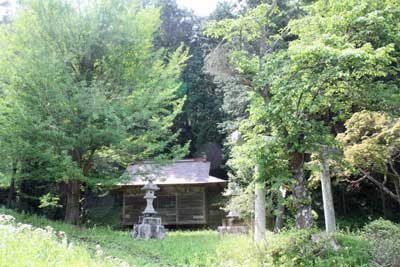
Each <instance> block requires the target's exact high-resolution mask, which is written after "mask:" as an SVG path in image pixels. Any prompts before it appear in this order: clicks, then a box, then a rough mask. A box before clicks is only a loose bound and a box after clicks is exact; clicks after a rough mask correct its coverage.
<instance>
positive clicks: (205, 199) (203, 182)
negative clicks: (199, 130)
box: [118, 158, 226, 226]
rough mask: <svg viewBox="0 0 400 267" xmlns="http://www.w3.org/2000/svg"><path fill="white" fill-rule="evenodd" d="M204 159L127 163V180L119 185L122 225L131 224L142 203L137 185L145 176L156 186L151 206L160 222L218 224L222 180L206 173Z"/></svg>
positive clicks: (168, 223)
mask: <svg viewBox="0 0 400 267" xmlns="http://www.w3.org/2000/svg"><path fill="white" fill-rule="evenodd" d="M209 171H210V162H208V161H207V160H206V159H204V158H199V159H185V160H178V161H175V162H174V163H171V164H166V165H160V164H156V163H154V162H143V163H138V164H134V165H130V166H129V167H128V169H127V174H128V177H129V178H128V179H127V180H126V182H124V183H121V184H119V189H118V191H121V192H122V197H123V205H122V224H123V225H133V224H135V223H137V222H138V220H139V216H142V211H143V210H144V208H145V206H146V203H145V199H144V198H143V196H144V193H143V191H142V190H141V187H142V186H143V185H144V180H145V179H146V178H151V179H154V183H155V184H157V185H158V186H159V187H160V190H159V191H157V192H156V196H157V198H156V199H155V200H154V208H155V210H156V211H157V212H158V216H161V218H162V223H163V224H164V225H210V226H211V225H218V224H219V223H220V222H221V219H222V217H223V212H222V211H221V209H220V206H221V203H220V201H221V193H222V191H223V190H224V186H225V183H226V181H225V180H222V179H219V178H216V177H213V176H210V175H209Z"/></svg>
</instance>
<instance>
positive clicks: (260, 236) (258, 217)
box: [254, 182, 266, 243]
mask: <svg viewBox="0 0 400 267" xmlns="http://www.w3.org/2000/svg"><path fill="white" fill-rule="evenodd" d="M255 195H256V199H255V203H254V204H255V205H254V241H255V242H256V243H262V242H264V241H265V228H266V213H265V183H264V182H261V183H260V182H259V183H256V186H255Z"/></svg>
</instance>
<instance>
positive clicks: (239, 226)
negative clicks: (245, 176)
mask: <svg viewBox="0 0 400 267" xmlns="http://www.w3.org/2000/svg"><path fill="white" fill-rule="evenodd" d="M239 195H240V193H239V190H238V189H237V186H236V183H229V186H228V189H227V191H226V192H225V194H224V196H226V197H229V198H230V200H229V201H230V203H231V205H230V209H229V213H228V215H227V216H226V217H227V221H228V225H226V224H225V223H223V226H220V227H218V232H219V234H220V235H224V234H227V233H228V234H246V233H248V228H247V226H245V225H244V224H243V222H242V220H240V215H239V212H238V211H237V207H236V206H235V204H234V203H233V202H232V199H233V197H235V196H239Z"/></svg>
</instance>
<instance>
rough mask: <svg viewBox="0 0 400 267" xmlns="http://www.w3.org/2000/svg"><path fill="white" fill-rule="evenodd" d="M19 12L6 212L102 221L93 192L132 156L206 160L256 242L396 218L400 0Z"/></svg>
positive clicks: (1, 87) (10, 92)
mask: <svg viewBox="0 0 400 267" xmlns="http://www.w3.org/2000/svg"><path fill="white" fill-rule="evenodd" d="M5 3H6V4H7V1H6V2H5ZM0 4H1V2H0ZM15 10H16V12H14V13H13V14H10V15H9V16H4V17H3V19H2V20H1V21H0V22H1V23H0V205H3V206H4V207H6V208H7V209H14V210H17V211H19V212H27V213H33V214H37V215H41V216H45V217H47V218H48V219H53V220H64V221H65V222H67V223H70V224H76V225H85V224H88V223H89V221H90V223H92V224H93V223H98V224H102V223H103V222H101V221H99V222H93V221H91V219H89V218H88V216H87V214H88V212H87V205H86V204H87V203H86V200H87V199H88V198H89V197H90V196H91V195H93V194H94V195H102V194H107V193H108V190H109V189H110V188H112V187H113V185H115V184H116V183H118V182H119V181H120V180H121V179H123V177H124V175H123V174H124V172H125V170H126V168H127V166H128V165H129V164H131V163H132V162H140V161H145V160H154V161H159V162H169V161H173V160H177V159H182V158H196V157H203V156H206V157H207V159H208V160H209V161H210V162H211V174H212V175H215V176H217V177H221V178H223V179H226V180H227V181H228V187H229V188H232V187H237V189H238V190H239V192H240V194H239V195H238V196H236V197H234V198H231V199H230V200H229V201H228V200H227V199H226V198H222V197H221V205H224V206H225V209H226V210H229V209H232V208H233V207H234V208H235V209H236V210H237V211H238V212H239V213H240V216H241V218H242V219H243V221H245V222H246V223H248V224H249V225H253V227H254V231H255V233H254V238H255V240H256V242H259V241H261V240H264V238H265V235H266V233H265V232H266V230H270V231H273V232H275V233H279V232H283V231H286V230H290V229H314V228H315V227H320V228H326V229H327V230H328V232H336V228H337V227H338V228H342V229H343V228H344V227H347V229H351V230H353V229H358V228H359V227H363V226H364V225H365V224H367V223H369V222H371V221H373V220H375V219H378V218H383V219H386V220H389V221H392V222H395V223H398V222H400V35H399V30H400V3H399V1H398V0H383V1H382V0H380V1H378V0H362V1H356V0H342V1H325V0H307V1H306V0H303V1H293V0H280V1H278V0H241V1H238V2H232V1H226V2H224V1H220V2H219V3H218V4H217V8H216V9H215V11H214V12H213V13H211V14H210V15H209V16H207V17H200V16H196V15H195V13H194V12H193V11H191V10H188V9H185V8H183V7H181V6H179V5H178V4H177V2H176V1H175V0H156V1H146V0H137V1H128V0H126V1H125V0H101V1H67V0H65V1H64V0H58V1H56V0H45V1H36V0H30V1H21V2H19V3H18V4H16V6H15ZM0 18H1V17H0ZM99 185H101V188H100V186H99ZM399 233H400V230H399ZM397 260H398V259H397ZM397 264H400V263H397ZM4 266H7V265H4ZM170 266H173V265H170ZM182 266H183V265H182ZM187 266H189V265H187ZM190 266H197V265H190ZM199 266H202V265H199ZM204 266H206V265H204ZM210 266H214V265H210ZM216 266H217V265H216ZM227 266H228V265H227ZM232 266H234V265H232ZM237 266H240V265H237ZM249 266H250V265H249ZM265 266H267V265H265ZM285 266H286V265H285ZM288 266H289V265H288ZM291 266H292V265H291ZM293 266H303V265H293ZM315 266H318V265H315ZM320 266H322V265H320ZM338 266H339V265H338ZM340 266H353V265H340ZM354 266H357V265H354ZM375 266H400V265H395V264H394V265H375Z"/></svg>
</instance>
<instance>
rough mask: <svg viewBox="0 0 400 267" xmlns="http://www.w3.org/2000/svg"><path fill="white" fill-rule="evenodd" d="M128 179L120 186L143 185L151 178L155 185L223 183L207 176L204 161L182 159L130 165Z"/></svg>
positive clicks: (207, 164)
mask: <svg viewBox="0 0 400 267" xmlns="http://www.w3.org/2000/svg"><path fill="white" fill-rule="evenodd" d="M127 171H128V174H129V177H130V179H129V180H128V181H127V182H125V183H121V184H120V185H143V184H144V180H145V179H146V178H149V177H152V178H154V179H155V183H156V184H161V185H163V184H210V183H225V182H226V181H225V180H222V179H219V178H216V177H213V176H210V175H209V172H210V162H208V161H206V160H204V159H184V160H178V161H175V162H174V163H172V164H166V165H160V164H157V163H154V162H144V163H140V164H133V165H130V166H129V167H128V169H127Z"/></svg>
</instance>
